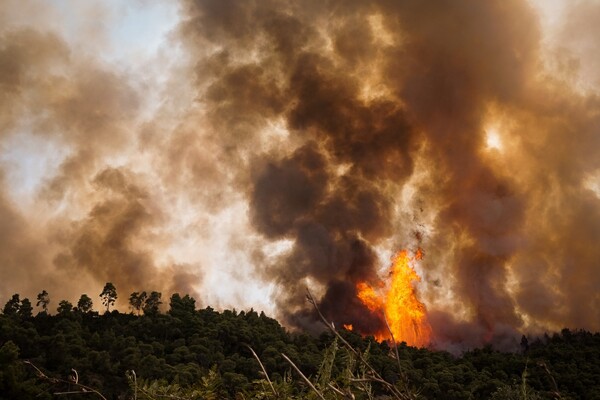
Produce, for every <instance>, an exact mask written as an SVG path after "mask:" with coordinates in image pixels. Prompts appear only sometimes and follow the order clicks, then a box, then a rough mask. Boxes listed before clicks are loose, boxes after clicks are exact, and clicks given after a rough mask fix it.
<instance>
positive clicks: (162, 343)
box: [0, 283, 600, 400]
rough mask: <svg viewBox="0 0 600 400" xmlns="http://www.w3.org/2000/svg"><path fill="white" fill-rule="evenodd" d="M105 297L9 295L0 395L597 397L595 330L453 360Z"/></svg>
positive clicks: (228, 313) (2, 319)
mask: <svg viewBox="0 0 600 400" xmlns="http://www.w3.org/2000/svg"><path fill="white" fill-rule="evenodd" d="M116 299H117V292H116V289H115V287H114V285H112V284H111V283H107V284H106V286H105V287H104V290H103V291H102V293H101V294H100V300H101V303H102V305H103V306H104V307H103V310H102V311H101V312H98V311H94V310H93V305H94V301H93V299H92V298H91V297H89V296H88V295H86V294H83V295H81V297H80V299H79V301H78V302H77V304H76V305H73V304H71V303H70V302H69V301H66V300H61V301H59V302H58V303H57V304H58V306H57V307H56V308H54V309H51V307H50V304H53V303H54V302H53V301H51V299H50V295H49V294H48V292H46V291H45V290H43V291H42V292H40V293H39V294H38V296H37V301H36V303H35V307H34V305H33V304H32V302H31V300H29V299H27V298H23V299H21V298H20V296H19V294H14V295H13V296H12V298H11V299H10V300H8V302H7V303H6V304H5V305H4V307H3V310H2V315H0V398H1V399H57V398H61V399H62V398H67V399H95V398H98V399H107V400H108V399H136V400H137V399H190V400H191V399H449V400H452V399H600V334H598V333H590V332H587V331H584V330H577V331H571V330H569V329H563V330H562V331H561V332H556V333H548V334H545V335H543V336H541V337H526V336H523V337H522V339H521V350H520V351H519V352H513V353H505V352H500V351H497V350H496V349H494V348H493V346H486V347H484V348H480V349H473V350H470V351H466V352H464V353H463V354H460V355H452V354H450V353H448V352H444V351H439V350H434V349H426V348H415V347H410V346H407V345H406V344H405V343H404V342H402V343H398V344H397V346H394V343H388V342H385V341H384V342H381V343H379V342H377V341H375V340H374V338H373V337H361V336H360V335H358V334H357V333H355V332H352V331H349V330H346V329H343V328H341V329H337V328H336V327H333V326H326V325H325V323H323V331H322V332H321V333H320V334H317V335H315V334H309V333H306V332H299V331H288V330H287V329H285V328H284V327H282V326H281V325H280V323H279V322H278V321H276V320H275V319H273V318H270V317H268V316H267V315H265V314H264V313H263V312H260V313H258V312H256V311H254V310H253V309H250V310H245V311H236V310H235V309H233V310H223V311H217V310H214V309H213V308H211V307H206V308H200V309H198V308H197V306H196V301H195V299H194V298H192V297H190V296H189V295H183V296H182V295H180V294H178V293H175V294H173V295H171V297H170V298H169V299H168V300H167V301H166V302H167V304H163V299H162V294H161V293H158V292H150V293H146V292H134V293H131V294H130V296H129V305H130V312H128V313H124V312H119V311H117V310H114V309H113V310H111V307H112V306H114V304H115V301H116ZM34 309H35V310H34ZM163 310H164V311H163ZM34 311H35V312H34ZM317 312H318V308H317Z"/></svg>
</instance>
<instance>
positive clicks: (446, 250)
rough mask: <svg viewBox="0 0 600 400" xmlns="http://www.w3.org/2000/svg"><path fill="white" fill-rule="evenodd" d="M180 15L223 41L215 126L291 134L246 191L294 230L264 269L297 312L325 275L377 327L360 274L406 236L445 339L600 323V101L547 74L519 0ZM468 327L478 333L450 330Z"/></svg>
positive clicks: (339, 297)
mask: <svg viewBox="0 0 600 400" xmlns="http://www.w3.org/2000/svg"><path fill="white" fill-rule="evenodd" d="M187 13H188V15H189V19H188V20H187V21H186V22H185V23H184V25H183V28H182V32H183V33H184V35H186V37H188V38H189V40H190V41H192V42H193V43H197V44H198V46H200V45H202V46H213V47H212V49H213V51H212V52H211V54H209V55H207V56H204V57H202V58H201V61H200V62H199V64H198V76H199V79H200V80H201V81H202V82H207V83H206V84H207V89H206V90H205V91H204V92H203V93H204V97H203V98H202V100H203V101H204V104H205V105H206V106H207V107H209V110H210V111H209V112H208V115H209V118H210V119H211V124H213V125H214V126H215V127H217V126H218V127H219V128H222V130H220V131H219V134H220V135H221V136H222V137H221V138H220V140H224V141H229V140H231V139H229V138H228V137H227V136H228V135H229V134H230V135H235V137H236V138H239V142H237V146H239V147H240V148H247V146H251V145H252V144H251V143H252V141H253V140H256V136H258V135H259V134H260V131H261V129H263V128H264V126H267V125H268V123H269V121H270V120H281V121H283V123H284V125H285V127H286V128H287V130H288V132H289V143H290V144H291V146H290V147H285V148H282V149H277V151H265V152H264V153H260V150H259V151H258V152H256V151H255V152H254V158H252V159H251V162H250V165H249V168H251V170H252V171H253V172H252V174H251V176H249V177H248V178H247V179H249V182H247V183H245V187H247V191H248V194H249V196H250V216H251V221H252V224H253V226H254V227H255V228H256V229H257V230H258V232H260V233H261V234H262V235H264V236H265V237H266V238H268V239H270V240H280V239H289V240H291V241H293V247H292V249H291V250H290V251H289V252H287V253H286V254H284V255H282V256H280V257H278V258H277V259H276V260H275V261H272V262H267V261H265V262H264V264H263V265H260V266H259V267H258V268H259V272H260V273H261V274H263V276H264V277H265V279H268V280H275V281H276V282H277V284H278V285H279V287H281V288H282V290H281V291H280V292H279V294H278V296H277V297H276V301H277V306H278V309H279V310H280V312H281V313H282V314H283V315H284V316H286V317H287V320H288V321H289V322H290V323H295V324H305V325H306V324H307V322H306V318H307V316H306V312H305V308H304V303H303V288H304V287H305V286H306V285H313V286H317V287H319V288H321V289H322V300H321V301H322V307H323V309H324V310H326V311H327V313H328V314H329V315H330V316H331V317H332V318H334V320H336V322H338V323H354V324H355V325H358V326H359V327H361V324H362V326H363V328H364V329H365V330H367V329H368V326H369V325H370V324H371V323H368V322H366V319H367V318H369V314H368V313H366V312H365V310H364V308H363V306H362V305H361V304H359V303H358V302H356V301H355V284H356V282H358V281H363V280H366V281H370V280H371V281H373V280H374V279H375V277H376V267H377V266H378V265H377V264H378V259H377V256H376V250H375V249H376V248H380V247H381V246H383V245H389V243H390V242H389V239H390V238H395V241H394V243H395V245H397V246H415V245H421V246H423V247H424V248H425V251H426V252H427V254H428V257H427V258H426V260H425V264H424V268H425V271H424V274H425V277H426V281H427V282H430V283H433V282H436V283H437V284H430V285H426V288H424V289H422V290H423V291H424V292H425V293H424V295H425V296H426V298H427V299H429V301H428V302H429V303H430V304H429V305H430V308H431V309H432V310H433V311H435V312H432V323H433V324H434V327H435V335H436V340H437V341H438V342H440V343H444V342H448V343H450V342H454V341H459V342H460V341H461V340H465V339H468V341H469V342H470V343H471V344H481V343H482V342H483V341H490V340H496V341H499V340H501V339H500V338H501V337H506V335H508V336H510V335H511V333H510V332H513V333H512V334H514V332H516V331H517V330H527V329H531V330H535V329H538V328H541V327H543V328H546V329H547V328H549V327H554V328H556V327H559V326H561V325H567V326H579V327H587V328H592V329H598V328H599V327H600V320H599V319H598V315H597V313H595V312H594V311H593V310H594V309H596V307H597V306H598V300H599V299H598V296H597V294H596V291H595V289H594V288H597V287H598V284H599V283H600V282H598V277H599V276H600V275H599V274H597V273H595V272H594V268H593V267H592V265H594V263H595V261H594V260H597V259H598V258H597V254H596V250H594V249H595V248H596V246H595V245H594V244H593V243H594V238H595V236H596V235H595V232H594V229H598V228H597V227H599V226H600V224H599V222H600V220H598V218H596V216H597V215H598V210H599V209H600V208H599V203H598V195H597V193H595V192H593V191H591V190H590V189H589V188H588V187H586V186H585V185H584V183H585V182H584V181H585V178H586V177H593V176H594V173H595V171H596V169H597V166H596V164H597V161H596V159H597V158H598V157H597V151H595V150H592V149H597V148H598V147H597V144H598V143H597V139H596V138H597V137H598V135H597V133H598V115H600V114H598V102H597V100H596V98H595V97H594V96H588V97H586V96H585V95H582V94H580V93H577V92H574V91H573V90H571V89H570V88H569V87H567V86H565V85H564V84H562V82H561V81H560V79H557V78H556V77H553V76H552V75H550V73H549V72H544V69H543V63H542V49H541V38H540V31H539V25H538V23H537V21H536V16H535V14H534V12H533V10H532V9H531V8H530V6H529V5H528V4H527V3H526V2H524V1H508V2H506V1H491V2H479V1H467V2H442V1H439V2H421V1H403V2H386V1H379V2H368V3H364V2H348V1H343V2H341V1H326V2H304V3H302V6H299V5H296V4H294V3H286V2H272V1H271V2H270V1H261V2H244V3H238V2H228V1H195V2H194V1H190V2H188V3H187ZM215 65H218V68H216V67H215ZM206 77H208V80H207V81H204V79H205V78H206ZM496 125H498V126H501V128H494V127H495V126H496ZM492 129H498V130H500V132H492V133H490V131H491V130H492ZM493 134H497V135H500V136H501V138H500V140H501V142H502V143H501V149H499V148H497V147H498V146H495V147H494V146H493V145H490V144H489V143H488V141H487V140H486V136H487V135H493ZM419 177H421V179H418V178H419ZM408 186H410V188H411V189H412V191H413V192H412V193H413V195H412V198H410V199H409V201H408V203H402V199H405V198H404V197H402V196H401V194H402V192H403V189H406V187H408ZM411 208H413V209H414V212H413V213H412V215H413V218H412V219H411V218H407V217H406V215H408V214H411V213H410V212H408V214H407V213H406V212H405V213H404V214H403V213H402V212H398V209H401V210H410V209H411ZM420 219H422V221H420ZM422 225H427V229H425V233H423V232H420V231H419V226H422ZM415 231H416V234H415ZM575 248H576V249H577V250H576V251H573V250H574V249H575ZM570 249H573V250H570ZM392 250H394V249H392ZM442 299H449V300H450V304H453V306H454V307H455V309H452V308H444V307H443V304H444V302H443V301H442ZM438 301H439V304H437V303H438ZM544 305H546V306H544ZM550 305H551V306H550ZM436 307H439V309H437V310H436ZM447 313H451V314H456V318H454V317H444V315H446V314H447ZM459 315H462V317H460V316H459ZM439 318H441V320H440V322H438V320H439ZM442 321H443V322H442ZM452 321H455V322H452ZM461 324H462V325H463V326H466V325H465V324H468V325H472V326H473V328H472V329H471V331H472V332H479V334H476V335H474V337H472V338H466V337H465V336H464V335H462V336H461V335H458V336H457V335H456V333H453V331H454V330H457V329H458V327H459V326H460V325H461ZM454 326H456V327H457V328H454ZM465 330H468V329H466V328H464V329H460V331H465ZM495 338H496V339H495Z"/></svg>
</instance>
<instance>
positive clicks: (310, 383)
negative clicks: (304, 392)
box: [281, 353, 325, 400]
mask: <svg viewBox="0 0 600 400" xmlns="http://www.w3.org/2000/svg"><path fill="white" fill-rule="evenodd" d="M281 355H282V356H283V358H285V360H286V361H287V362H288V363H289V364H290V365H291V366H292V367H293V368H294V369H295V370H296V372H297V373H298V374H299V375H300V376H301V377H302V379H304V381H305V382H306V383H307V384H308V386H310V388H311V389H312V390H313V391H314V392H315V393H316V394H317V396H319V397H320V398H321V399H323V400H325V397H323V395H322V394H321V392H319V391H318V390H317V388H316V387H315V385H313V384H312V382H311V381H310V379H308V378H307V377H306V375H304V374H303V373H302V371H300V368H298V367H297V366H296V364H294V362H293V361H292V360H290V359H289V357H288V356H286V355H285V354H283V353H281Z"/></svg>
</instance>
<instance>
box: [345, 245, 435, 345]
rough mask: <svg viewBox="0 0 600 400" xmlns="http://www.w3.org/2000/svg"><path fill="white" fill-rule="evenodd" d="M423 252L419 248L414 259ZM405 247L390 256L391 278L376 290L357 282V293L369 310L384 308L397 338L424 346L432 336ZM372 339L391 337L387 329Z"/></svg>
mask: <svg viewBox="0 0 600 400" xmlns="http://www.w3.org/2000/svg"><path fill="white" fill-rule="evenodd" d="M422 257H423V252H422V251H421V249H418V250H417V252H416V254H415V257H414V259H415V260H420V259H421V258H422ZM412 260H413V259H411V258H410V257H409V255H408V251H406V250H402V251H400V252H399V253H398V254H397V255H396V256H395V257H394V259H393V260H392V265H391V268H390V277H391V281H390V282H389V286H387V288H385V289H384V292H385V293H383V294H381V293H378V292H377V291H376V290H375V289H374V288H373V287H371V286H369V284H368V283H366V282H359V283H358V284H357V285H356V290H357V297H358V298H359V299H360V301H361V302H362V303H363V304H364V305H365V306H366V307H367V308H368V309H369V310H371V311H373V312H376V311H383V312H384V313H385V317H386V319H387V321H388V324H389V327H390V330H391V331H392V333H393V335H394V339H395V340H396V342H402V341H404V342H406V343H407V344H408V345H411V346H418V347H423V346H427V345H428V344H429V342H430V339H431V326H430V325H429V322H428V321H427V310H426V309H425V305H424V304H423V303H421V302H420V301H419V299H418V298H417V295H416V293H415V289H414V287H413V282H419V281H420V280H421V278H420V277H419V275H417V273H416V272H415V270H414V268H413V267H412V266H411V261H412ZM375 339H377V340H380V341H381V340H386V339H391V337H390V334H389V332H387V330H385V331H382V332H377V333H376V334H375Z"/></svg>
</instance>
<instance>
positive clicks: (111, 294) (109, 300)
mask: <svg viewBox="0 0 600 400" xmlns="http://www.w3.org/2000/svg"><path fill="white" fill-rule="evenodd" d="M100 298H101V299H102V304H104V306H105V307H106V312H109V311H110V306H112V305H113V304H115V301H116V300H117V289H116V288H115V285H113V284H112V282H106V285H104V289H102V293H100Z"/></svg>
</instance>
